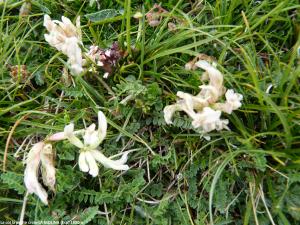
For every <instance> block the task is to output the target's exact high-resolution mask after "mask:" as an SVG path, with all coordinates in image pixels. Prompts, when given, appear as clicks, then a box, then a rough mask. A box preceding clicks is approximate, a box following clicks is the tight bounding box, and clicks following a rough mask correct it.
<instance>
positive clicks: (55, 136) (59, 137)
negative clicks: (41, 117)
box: [47, 132, 66, 141]
mask: <svg viewBox="0 0 300 225" xmlns="http://www.w3.org/2000/svg"><path fill="white" fill-rule="evenodd" d="M65 139H66V137H65V133H64V132H58V133H55V134H52V135H51V136H50V137H48V138H47V141H61V140H65Z"/></svg>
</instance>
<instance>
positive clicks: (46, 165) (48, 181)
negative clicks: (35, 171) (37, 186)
mask: <svg viewBox="0 0 300 225" xmlns="http://www.w3.org/2000/svg"><path fill="white" fill-rule="evenodd" d="M40 155H41V162H42V178H43V182H44V184H45V185H46V186H47V187H49V188H50V189H51V190H52V191H54V190H55V189H54V186H55V180H56V179H55V167H54V152H53V149H52V145H51V144H46V145H45V146H44V148H43V150H42V151H41V154H40Z"/></svg>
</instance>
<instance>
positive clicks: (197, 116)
mask: <svg viewBox="0 0 300 225" xmlns="http://www.w3.org/2000/svg"><path fill="white" fill-rule="evenodd" d="M194 65H195V66H196V67H198V68H201V69H203V70H205V73H204V74H203V80H207V79H208V80H209V83H208V84H207V85H201V86H200V87H199V88H200V89H201V91H200V93H199V94H198V95H196V96H193V95H191V94H189V93H184V92H182V91H178V92H177V96H178V97H179V100H177V102H176V103H175V104H173V105H168V106H166V107H165V108H164V117H165V121H166V122H167V124H172V117H173V114H174V113H175V112H176V111H184V112H185V113H186V114H187V115H188V116H189V117H191V118H192V125H193V127H194V128H201V129H202V131H203V133H208V132H210V131H213V130H222V129H229V128H228V127H227V125H228V123H229V122H228V120H224V119H221V113H222V112H221V111H223V112H225V113H228V114H231V113H232V111H233V110H236V109H238V108H239V107H241V105H242V104H241V100H242V99H243V96H242V95H241V94H238V93H235V92H234V91H233V90H232V89H230V90H227V92H226V94H225V97H226V102H225V103H219V102H217V101H219V100H220V98H221V97H222V96H223V95H224V92H225V87H224V86H223V75H222V73H221V72H220V71H219V70H218V69H216V68H215V66H214V65H211V64H210V63H208V62H207V61H205V60H199V61H198V62H196V63H195V64H194ZM186 68H190V65H187V66H186Z"/></svg>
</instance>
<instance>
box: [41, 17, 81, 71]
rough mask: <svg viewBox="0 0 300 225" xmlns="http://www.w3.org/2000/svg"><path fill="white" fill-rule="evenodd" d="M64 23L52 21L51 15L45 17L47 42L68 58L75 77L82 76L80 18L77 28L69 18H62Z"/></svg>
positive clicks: (78, 18)
mask: <svg viewBox="0 0 300 225" xmlns="http://www.w3.org/2000/svg"><path fill="white" fill-rule="evenodd" d="M61 20H62V21H58V20H51V18H50V16H49V15H47V14H46V15H45V16H44V26H45V27H46V29H47V30H48V32H49V33H48V34H45V35H44V36H45V39H46V41H47V42H48V43H49V44H50V45H51V46H53V47H55V48H56V49H57V50H58V51H61V52H62V53H63V54H65V55H66V56H68V58H69V59H68V63H69V64H70V67H71V72H72V73H73V74H74V75H77V74H80V73H81V72H82V71H83V68H82V52H81V48H80V45H81V44H82V42H81V29H80V17H77V19H76V26H74V25H73V23H72V22H71V21H70V19H68V18H67V17H64V16H62V17H61Z"/></svg>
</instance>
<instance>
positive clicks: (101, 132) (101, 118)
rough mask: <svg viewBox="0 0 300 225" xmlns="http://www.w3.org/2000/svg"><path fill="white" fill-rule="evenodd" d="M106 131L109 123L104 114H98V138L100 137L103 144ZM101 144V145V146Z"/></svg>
mask: <svg viewBox="0 0 300 225" xmlns="http://www.w3.org/2000/svg"><path fill="white" fill-rule="evenodd" d="M106 130H107V121H106V117H105V115H104V114H103V112H101V111H99V112H98V136H99V142H100V143H101V142H102V141H103V140H104V138H105V137H106ZM100 143H99V144H100Z"/></svg>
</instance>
